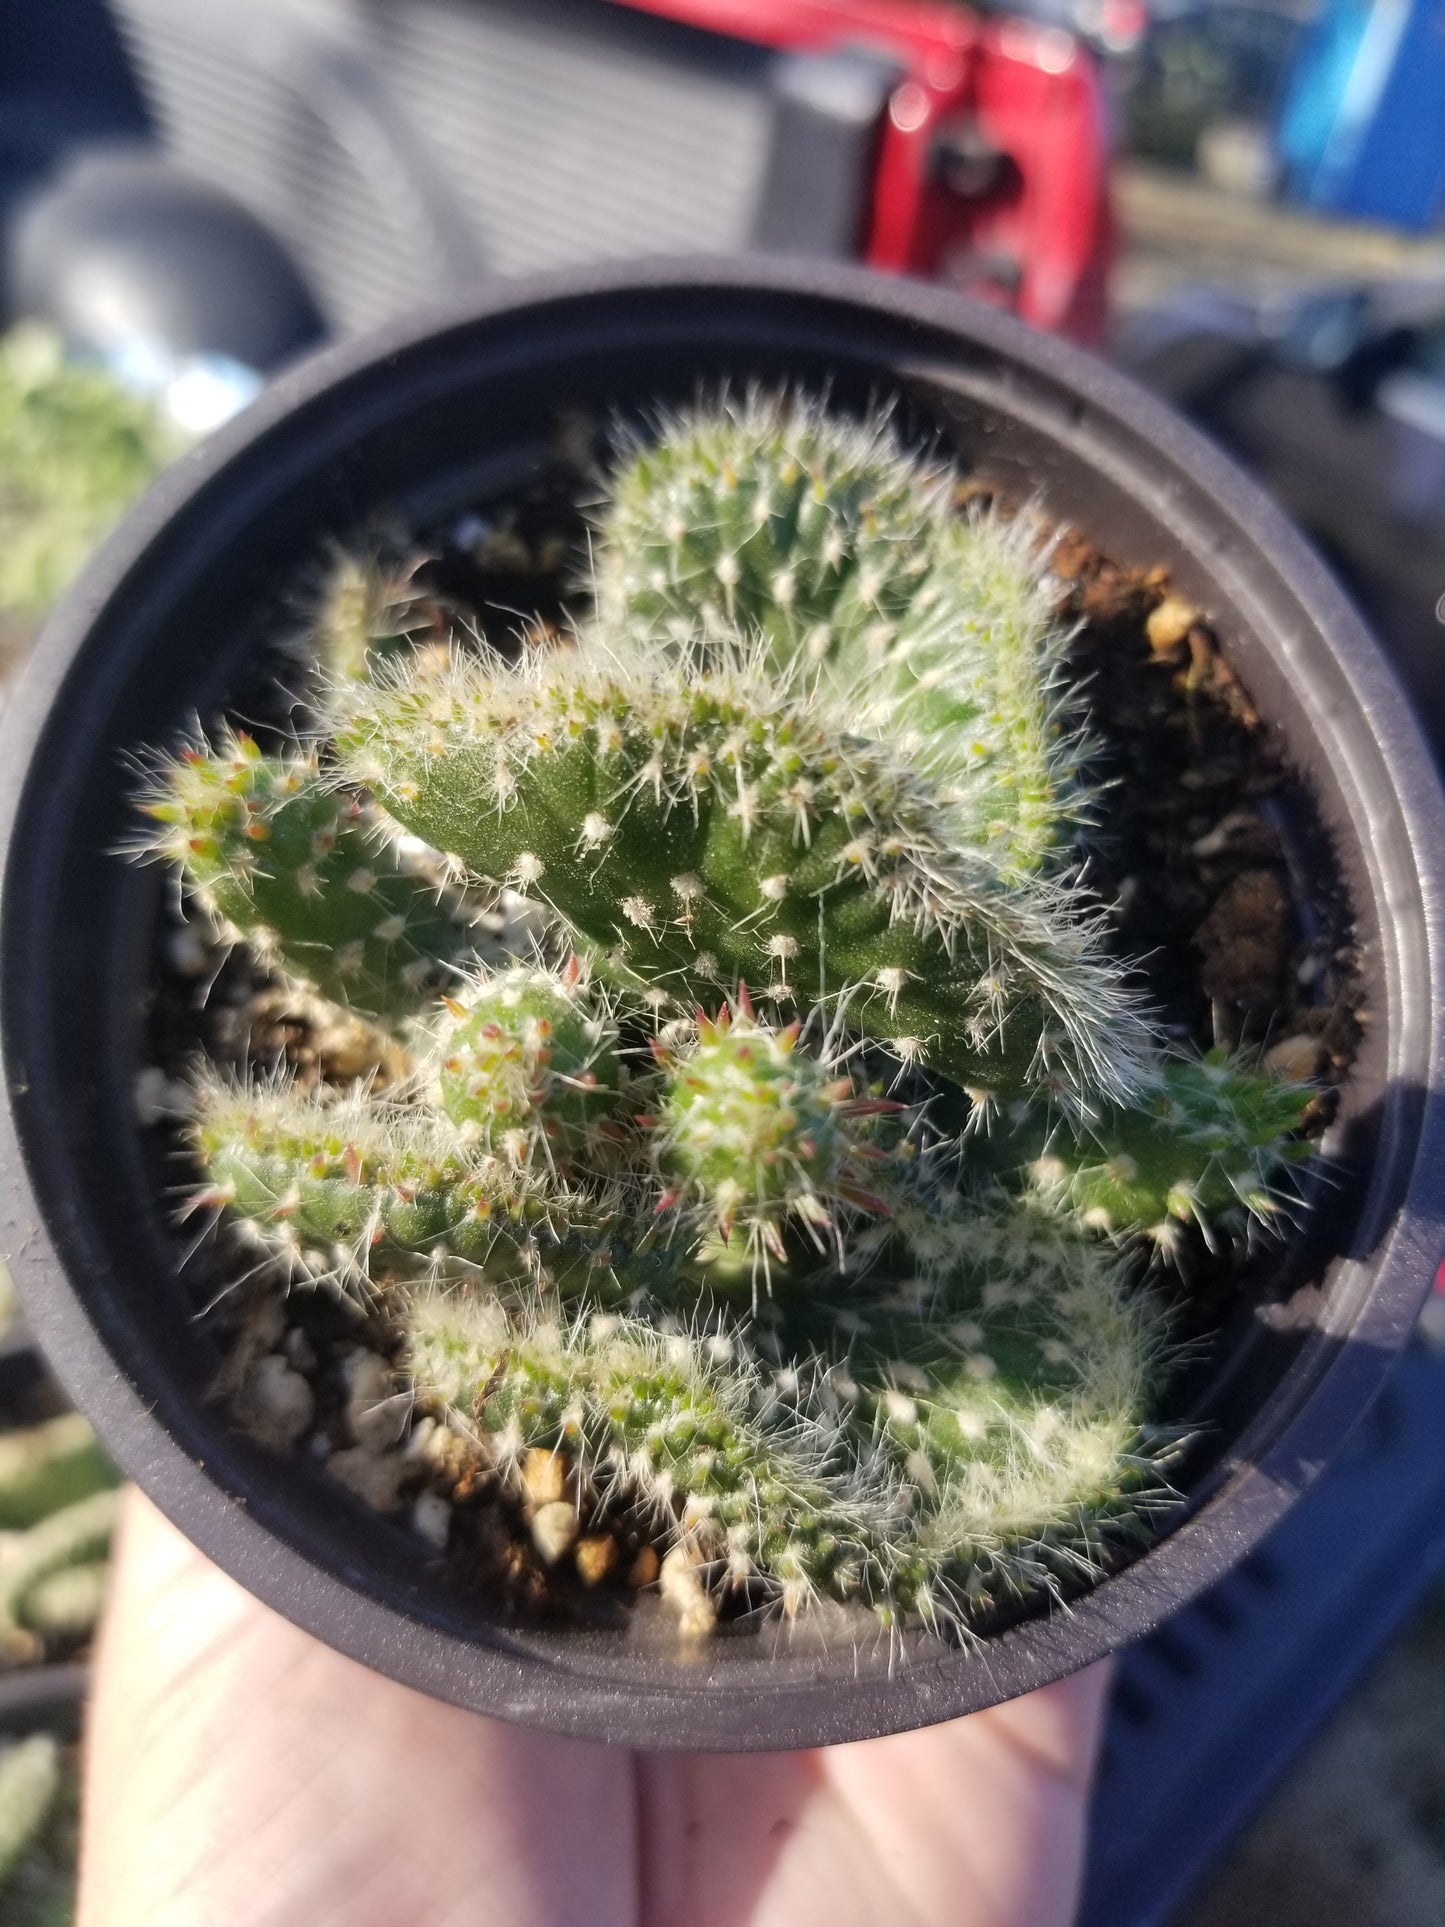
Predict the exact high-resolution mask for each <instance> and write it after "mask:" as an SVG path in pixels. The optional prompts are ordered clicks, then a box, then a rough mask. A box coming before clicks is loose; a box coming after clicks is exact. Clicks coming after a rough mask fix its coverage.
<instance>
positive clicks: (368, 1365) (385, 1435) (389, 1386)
mask: <svg viewBox="0 0 1445 1927" xmlns="http://www.w3.org/2000/svg"><path fill="white" fill-rule="evenodd" d="M410 1411H411V1400H410V1398H409V1397H407V1395H406V1394H405V1393H404V1392H398V1391H397V1389H396V1386H395V1384H394V1383H393V1380H392V1373H391V1368H390V1366H389V1365H388V1364H387V1362H386V1360H385V1359H384V1358H381V1357H379V1356H378V1355H377V1353H376V1352H370V1351H356V1352H353V1353H352V1355H351V1357H350V1358H349V1359H348V1360H347V1363H346V1423H347V1427H348V1429H349V1431H350V1433H351V1436H352V1438H353V1440H354V1441H355V1442H356V1444H357V1445H359V1446H361V1447H362V1449H363V1450H364V1451H367V1452H378V1453H379V1452H386V1451H389V1450H390V1448H391V1447H392V1446H393V1445H395V1444H396V1442H397V1441H398V1439H400V1437H401V1435H402V1433H403V1432H404V1431H405V1429H406V1421H407V1418H408V1416H409V1415H410Z"/></svg>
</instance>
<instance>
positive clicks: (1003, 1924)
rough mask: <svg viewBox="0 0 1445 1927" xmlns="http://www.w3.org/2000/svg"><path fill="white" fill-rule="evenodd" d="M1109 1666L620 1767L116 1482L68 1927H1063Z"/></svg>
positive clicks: (631, 1758)
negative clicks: (978, 1705) (366, 1663)
mask: <svg viewBox="0 0 1445 1927" xmlns="http://www.w3.org/2000/svg"><path fill="white" fill-rule="evenodd" d="M1106 1679H1107V1667H1106V1666H1097V1667H1092V1668H1090V1669H1089V1671H1087V1672H1085V1673H1081V1674H1078V1675H1077V1676H1076V1677H1075V1678H1073V1679H1069V1680H1064V1681H1061V1682H1060V1683H1059V1684H1058V1685H1056V1686H1050V1687H1046V1688H1045V1689H1043V1690H1042V1691H1040V1692H1036V1693H1031V1694H1029V1695H1028V1696H1027V1697H1026V1698H1024V1699H1019V1700H1014V1701H1011V1702H1010V1703H1008V1704H1006V1705H1003V1706H998V1707H994V1708H992V1709H991V1710H990V1711H988V1712H985V1713H975V1714H973V1715H972V1716H971V1717H970V1718H968V1719H962V1720H954V1721H953V1722H951V1723H950V1724H948V1725H945V1726H935V1727H930V1728H926V1729H924V1730H923V1731H921V1732H916V1733H905V1734H900V1735H897V1736H896V1737H893V1738H889V1739H882V1740H870V1741H865V1742H863V1743H861V1744H858V1745H854V1746H838V1747H829V1748H825V1749H821V1750H817V1751H813V1752H806V1753H775V1754H748V1755H737V1754H666V1753H655V1754H648V1753H630V1752H626V1751H624V1750H622V1749H618V1748H612V1747H606V1746H601V1745H596V1744H592V1743H589V1742H584V1741H580V1740H570V1739H558V1738H554V1737H552V1736H551V1735H548V1734H545V1733H534V1732H529V1731H527V1730H525V1729H522V1728H519V1727H513V1726H508V1725H505V1724H503V1723H501V1722H499V1721H496V1720H488V1719H482V1718H480V1717H479V1716H478V1715H476V1714H473V1713H466V1712H462V1711H460V1710H459V1709H458V1708H456V1707H452V1706H447V1705H444V1704H442V1703H441V1702H440V1701H437V1700H432V1699H428V1698H426V1697H425V1696H424V1695H422V1694H420V1693H415V1692H412V1691H411V1690H410V1689H409V1688H407V1687H404V1686H399V1685H397V1684H396V1683H395V1682H394V1681H392V1680H388V1679H383V1678H381V1677H380V1676H379V1675H377V1674H374V1673H371V1672H368V1671H367V1670H366V1669H365V1668H364V1667H362V1666H359V1665H358V1664H356V1662H355V1661H353V1660H350V1659H346V1658H344V1657H343V1656H342V1655H341V1654H339V1653H335V1652H333V1651H331V1650H330V1648H328V1647H326V1646H323V1645H321V1644H320V1643H319V1642H318V1641H316V1640H314V1639H312V1638H311V1637H310V1635H309V1634H307V1633H304V1632H301V1631H299V1630H298V1629H297V1628H296V1627H294V1626H292V1625H290V1624H289V1623H288V1622H287V1621H286V1620H284V1619H281V1618H280V1617H278V1616H277V1615H276V1614H275V1613H273V1612H271V1611H270V1610H269V1608H267V1607H265V1606H263V1605H261V1604H260V1603H259V1602H258V1601H256V1600H254V1599H252V1598H251V1596H250V1595H249V1594H248V1593H246V1592H244V1591H243V1590H242V1589H241V1588H240V1587H239V1586H237V1585H236V1584H235V1583H234V1582H233V1581H232V1580H230V1579H228V1578H226V1577H225V1575H224V1574H223V1573H221V1572H219V1571H218V1570H217V1569H216V1568H215V1567H214V1566H212V1565H210V1564H209V1562H208V1561H207V1560H206V1559H204V1558H203V1557H202V1555H201V1554H200V1553H199V1552H197V1551H196V1550H195V1549H194V1547H192V1546H191V1545H189V1544H188V1543H187V1542H186V1541H185V1540H184V1539H183V1538H181V1537H180V1535H179V1534H178V1533H177V1532H176V1531H175V1530H174V1528H172V1527H171V1526H170V1525H168V1524H167V1523H166V1521H165V1520H164V1519H162V1517H161V1516H160V1514H159V1513H158V1512H156V1511H155V1510H154V1509H153V1508H152V1507H151V1506H150V1504H149V1503H148V1502H147V1501H146V1500H144V1499H143V1498H141V1497H140V1496H139V1495H138V1494H132V1495H130V1497H129V1499H128V1502H127V1510H126V1517H125V1522H124V1527H123V1530H122V1533H121V1538H120V1545H119V1550H118V1555H117V1563H116V1572H115V1581H114V1591H113V1595H112V1599H111V1603H110V1608H109V1612H108V1616H107V1621H106V1625H105V1629H104V1632H103V1635H102V1638H101V1643H100V1652H99V1659H98V1666H97V1677H96V1683H95V1693H94V1700H93V1705H92V1710H91V1729H90V1733H89V1741H88V1761H87V1785H86V1801H85V1822H84V1834H83V1840H82V1864H81V1899H80V1913H79V1927H480V1924H481V1923H484V1922H491V1921H498V1922H503V1923H505V1927H572V1923H574V1922H576V1923H579V1927H580V1924H583V1923H585V1927H680V1924H681V1923H684V1922H685V1923H687V1927H781V1924H782V1923H786V1927H809V1924H810V1923H812V1922H815V1921H816V1922H819V1923H826V1927H853V1923H858V1924H859V1927H863V1924H864V1923H867V1927H877V1923H879V1922H882V1921H887V1922H891V1923H898V1924H899V1927H903V1924H905V1923H909V1924H911V1923H916V1927H934V1924H935V1923H937V1924H938V1927H942V1924H943V1923H947V1924H948V1927H1068V1923H1069V1922H1070V1921H1071V1919H1072V1917H1073V1913H1074V1908H1075V1902H1076V1889H1077V1882H1078V1873H1079V1862H1080V1854H1081V1848H1082V1841H1083V1821H1084V1805H1085V1797H1086V1794H1087V1791H1088V1785H1089V1779H1090V1774H1091V1771H1092V1765H1093V1756H1094V1750H1095V1745H1096V1741H1097V1736H1098V1728H1099V1722H1100V1714H1101V1710H1102V1702H1103V1694H1104V1688H1105V1684H1106Z"/></svg>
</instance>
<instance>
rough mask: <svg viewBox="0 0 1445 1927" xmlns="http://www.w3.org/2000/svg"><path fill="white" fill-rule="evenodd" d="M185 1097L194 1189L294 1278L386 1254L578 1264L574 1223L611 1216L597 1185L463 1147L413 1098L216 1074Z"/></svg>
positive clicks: (399, 1260)
mask: <svg viewBox="0 0 1445 1927" xmlns="http://www.w3.org/2000/svg"><path fill="white" fill-rule="evenodd" d="M198 1097H199V1106H198V1109H199V1115H198V1118H197V1121H196V1124H195V1141H196V1145H197V1148H198V1150H199V1152H200V1156H201V1159H202V1162H203V1164H204V1165H205V1169H206V1173H207V1183H206V1187H205V1189H204V1190H203V1191H202V1192H200V1193H199V1194H198V1197H197V1200H196V1201H197V1202H198V1203H201V1204H205V1205H208V1206H213V1207H214V1206H225V1207H226V1209H227V1210H229V1211H231V1212H233V1213H234V1214H235V1216H236V1217H237V1218H239V1219H240V1220H242V1221H243V1222H245V1223H246V1224H248V1225H249V1226H251V1227H252V1228H253V1230H254V1232H255V1234H256V1236H257V1237H258V1238H260V1239H261V1240H262V1242H263V1243H264V1244H265V1245H266V1246H267V1247H268V1248H269V1249H271V1250H273V1251H274V1252H276V1253H277V1255H278V1256H279V1257H283V1258H284V1259H285V1261H286V1262H287V1264H288V1266H289V1268H290V1269H291V1270H292V1271H294V1272H295V1273H296V1274H298V1275H300V1276H303V1277H306V1276H309V1277H313V1278H334V1279H336V1280H337V1281H338V1282H339V1283H341V1284H343V1285H351V1284H355V1283H357V1282H360V1281H363V1280H369V1279H372V1278H374V1277H376V1276H378V1275H381V1274H382V1272H383V1270H384V1268H385V1267H386V1266H387V1265H389V1264H391V1265H399V1266H400V1267H401V1269H402V1270H404V1271H414V1272H425V1271H430V1270H433V1269H435V1268H436V1267H437V1266H446V1265H447V1264H449V1263H453V1262H454V1263H455V1264H456V1265H457V1266H459V1267H462V1268H464V1269H475V1270H477V1271H479V1272H481V1273H482V1274H483V1275H484V1276H487V1277H489V1278H493V1279H495V1280H497V1281H498V1282H505V1281H507V1280H512V1279H519V1278H525V1277H528V1276H531V1275H532V1274H534V1273H535V1272H536V1271H537V1270H538V1269H539V1268H540V1267H546V1266H548V1265H549V1264H556V1265H562V1266H563V1267H564V1268H565V1269H567V1270H569V1271H570V1270H572V1269H574V1268H575V1267H576V1266H577V1265H578V1264H582V1263H585V1259H584V1257H583V1255H582V1253H581V1251H580V1249H579V1248H578V1247H577V1246H576V1244H575V1242H574V1234H578V1233H581V1232H591V1233H593V1234H594V1236H595V1238H596V1240H598V1241H599V1242H601V1241H604V1240H605V1227H606V1225H607V1223H608V1222H609V1219H610V1217H611V1216H612V1215H613V1214H612V1212H611V1211H610V1210H609V1207H608V1204H607V1202H606V1200H605V1199H604V1198H602V1197H600V1196H597V1195H595V1194H587V1193H583V1192H581V1191H576V1190H574V1191H570V1192H569V1191H566V1190H563V1189H562V1188H560V1187H558V1186H554V1185H550V1184H548V1183H546V1182H545V1181H544V1179H543V1178H542V1177H540V1176H537V1175H531V1176H529V1175H528V1174H527V1173H526V1172H525V1171H519V1170H517V1169H515V1168H514V1167H512V1166H511V1165H509V1164H508V1163H507V1162H506V1161H505V1160H503V1159H501V1158H497V1157H488V1156H478V1155H476V1154H474V1153H472V1152H471V1151H470V1150H469V1149H468V1147H467V1146H466V1144H465V1143H464V1142H463V1141H462V1139H461V1137H460V1135H459V1134H458V1133H457V1132H456V1131H454V1130H453V1129H451V1128H450V1126H449V1121H448V1119H447V1118H446V1117H445V1116H439V1115H437V1114H436V1113H435V1112H433V1111H431V1110H429V1109H427V1108H424V1107H422V1106H420V1105H410V1106H409V1105H404V1104H397V1103H392V1104H381V1103H379V1102H376V1101H373V1100H371V1099H370V1098H369V1097H368V1095H367V1094H366V1093H365V1092H355V1093H352V1094H351V1095H350V1096H349V1097H346V1098H344V1099H342V1100H341V1101H340V1102H328V1101H327V1099H326V1098H325V1097H324V1096H320V1095H318V1094H317V1093H316V1092H314V1091H311V1092H303V1091H300V1090H297V1089H295V1088H294V1087H292V1086H289V1085H287V1084H285V1083H275V1084H273V1085H272V1086H271V1087H270V1088H269V1089H267V1090H265V1091H262V1090H258V1089H256V1088H255V1087H252V1086H243V1085H237V1084H234V1083H229V1082H225V1081H222V1080H214V1081H211V1080H207V1081H206V1082H204V1083H202V1084H201V1085H200V1086H199V1089H198ZM409 1261H415V1262H409Z"/></svg>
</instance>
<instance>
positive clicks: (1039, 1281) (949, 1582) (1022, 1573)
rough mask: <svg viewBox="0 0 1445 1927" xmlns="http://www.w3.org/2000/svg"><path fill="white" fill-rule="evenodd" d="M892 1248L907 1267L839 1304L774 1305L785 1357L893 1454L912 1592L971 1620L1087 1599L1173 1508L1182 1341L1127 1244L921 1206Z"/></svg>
mask: <svg viewBox="0 0 1445 1927" xmlns="http://www.w3.org/2000/svg"><path fill="white" fill-rule="evenodd" d="M873 1238H874V1240H875V1241H876V1242H878V1243H879V1244H881V1245H882V1246H883V1247H884V1248H885V1250H887V1249H888V1248H890V1247H891V1251H892V1257H893V1260H894V1262H893V1263H892V1264H884V1265H883V1266H882V1267H880V1270H881V1272H882V1275H881V1276H880V1275H879V1273H878V1272H877V1271H865V1272H864V1274H863V1275H862V1277H861V1279H858V1280H855V1282H854V1283H853V1284H852V1286H851V1288H850V1287H847V1286H845V1287H843V1288H842V1289H839V1290H838V1291H837V1292H836V1293H835V1294H834V1295H833V1297H832V1299H831V1302H830V1301H828V1300H825V1299H824V1298H823V1296H822V1295H821V1294H819V1293H816V1292H814V1293H808V1294H795V1295H793V1296H791V1297H789V1298H788V1299H786V1300H778V1301H776V1302H775V1303H774V1304H773V1305H772V1306H771V1307H768V1308H766V1314H765V1324H766V1323H767V1322H770V1323H771V1328H772V1330H773V1331H774V1333H775V1335H776V1338H777V1341H778V1342H779V1343H780V1344H781V1346H782V1349H783V1350H784V1351H785V1352H788V1353H792V1354H798V1353H804V1354H806V1353H811V1354H812V1355H814V1356H817V1357H822V1358H829V1357H831V1358H833V1359H835V1360H836V1361H837V1362H836V1363H835V1364H833V1365H832V1367H831V1368H830V1370H829V1372H828V1375H827V1377H826V1378H825V1379H824V1381H823V1389H824V1392H825V1395H826V1396H827V1397H828V1398H829V1399H830V1400H831V1401H833V1402H834V1404H835V1406H837V1407H839V1408H841V1409H843V1410H844V1411H846V1412H847V1413H849V1414H850V1416H851V1418H852V1420H853V1422H854V1423H855V1424H856V1425H859V1426H861V1427H862V1428H863V1429H864V1430H865V1431H866V1432H867V1434H868V1435H869V1436H870V1437H872V1438H873V1439H874V1440H876V1441H878V1442H879V1444H880V1446H881V1447H882V1449H883V1451H884V1452H885V1454H886V1456H887V1458H888V1460H889V1462H890V1463H891V1465H892V1467H893V1469H894V1471H895V1472H896V1474H897V1476H898V1477H899V1478H900V1480H901V1481H902V1484H903V1487H904V1490H905V1493H906V1496H907V1499H908V1511H909V1517H910V1519H911V1520H912V1522H913V1532H914V1538H913V1543H912V1544H910V1545H906V1546H905V1545H901V1544H896V1545H895V1546H894V1547H893V1551H892V1556H893V1560H894V1564H893V1566H892V1571H891V1579H890V1585H891V1590H892V1593H893V1595H894V1596H895V1597H896V1599H897V1600H898V1601H899V1603H900V1604H903V1605H905V1606H907V1607H910V1608H911V1609H912V1610H915V1611H918V1612H921V1613H922V1614H923V1615H924V1617H925V1618H927V1619H929V1620H931V1621H946V1620H948V1619H949V1618H955V1619H961V1620H962V1621H963V1622H964V1623H968V1622H970V1621H972V1620H974V1619H976V1618H978V1617H981V1616H986V1615H987V1614H989V1613H991V1612H993V1611H995V1610H997V1609H998V1608H1000V1607H1004V1606H1006V1605H1008V1604H1009V1602H1010V1601H1011V1600H1013V1599H1015V1598H1017V1597H1019V1596H1021V1595H1023V1594H1026V1593H1027V1592H1028V1591H1029V1590H1030V1589H1031V1588H1037V1587H1039V1586H1043V1587H1044V1588H1045V1589H1053V1590H1059V1591H1067V1590H1069V1588H1070V1586H1071V1585H1072V1584H1077V1581H1078V1578H1079V1575H1080V1574H1082V1573H1085V1572H1087V1571H1090V1570H1094V1569H1097V1568H1098V1567H1099V1566H1100V1565H1101V1564H1102V1563H1103V1562H1104V1561H1105V1559H1106V1558H1107V1557H1108V1555H1109V1553H1110V1551H1111V1549H1113V1548H1114V1547H1116V1546H1118V1545H1120V1544H1122V1543H1125V1542H1127V1540H1128V1539H1130V1538H1131V1537H1132V1538H1135V1539H1137V1538H1138V1537H1139V1536H1141V1535H1142V1534H1143V1533H1144V1532H1145V1531H1146V1530H1147V1528H1148V1524H1149V1521H1150V1519H1151V1517H1152V1516H1153V1515H1154V1514H1156V1513H1157V1512H1158V1511H1160V1510H1162V1509H1163V1508H1164V1507H1166V1506H1167V1504H1168V1502H1169V1498H1170V1493H1169V1488H1168V1484H1167V1479H1166V1472H1167V1465H1168V1460H1169V1457H1170V1455H1171V1452H1172V1450H1173V1447H1174V1444H1175V1442H1176V1441H1175V1440H1174V1438H1173V1437H1171V1435H1170V1434H1168V1433H1167V1432H1164V1431H1160V1430H1158V1429H1157V1428H1153V1429H1151V1428H1149V1427H1147V1426H1146V1425H1145V1423H1144V1415H1145V1414H1146V1413H1147V1412H1148V1411H1149V1409H1150V1406H1151V1404H1152V1401H1153V1398H1154V1396H1155V1394H1156V1393H1157V1391H1158V1389H1159V1386H1160V1384H1161V1382H1162V1378H1163V1367H1164V1363H1165V1360H1166V1358H1167V1344H1166V1331H1165V1325H1164V1321H1163V1319H1162V1316H1161V1314H1160V1311H1159V1309H1158V1308H1157V1306H1156V1305H1155V1304H1154V1303H1153V1301H1151V1300H1150V1299H1149V1298H1148V1297H1147V1296H1145V1295H1143V1294H1141V1293H1139V1292H1138V1291H1137V1290H1134V1289H1132V1288H1131V1285H1130V1279H1129V1274H1128V1271H1127V1268H1125V1267H1122V1266H1121V1264H1120V1262H1119V1260H1118V1259H1117V1257H1115V1256H1114V1255H1113V1254H1111V1252H1110V1250H1109V1248H1108V1247H1107V1246H1105V1245H1101V1244H1100V1243H1098V1242H1097V1241H1096V1240H1093V1239H1090V1238H1089V1237H1088V1236H1087V1235H1082V1236H1081V1235H1080V1234H1079V1233H1078V1232H1077V1231H1073V1230H1070V1229H1068V1228H1065V1227H1061V1226H1059V1225H1057V1224H1055V1223H1053V1222H1052V1221H1051V1220H1050V1219H1049V1218H1048V1217H1047V1216H1046V1215H1045V1214H1043V1213H1042V1212H1040V1211H1037V1210H1034V1209H1031V1208H1029V1207H1027V1206H1020V1205H1018V1204H1017V1203H1013V1202H1007V1203H1002V1204H1000V1203H997V1202H995V1203H993V1204H991V1205H986V1206H982V1207H980V1206H977V1205H970V1204H968V1203H966V1202H965V1201H964V1200H962V1199H961V1198H960V1197H958V1196H957V1194H947V1193H945V1194H938V1193H927V1192H925V1193H922V1194H920V1195H919V1196H918V1197H917V1198H916V1199H914V1200H913V1201H911V1202H908V1203H905V1204H903V1205H902V1206H901V1208H900V1209H899V1210H898V1211H897V1212H896V1213H895V1215H894V1217H893V1218H892V1220H891V1221H890V1222H889V1223H887V1224H886V1225H881V1226H879V1227H877V1229H876V1230H875V1232H874V1233H873Z"/></svg>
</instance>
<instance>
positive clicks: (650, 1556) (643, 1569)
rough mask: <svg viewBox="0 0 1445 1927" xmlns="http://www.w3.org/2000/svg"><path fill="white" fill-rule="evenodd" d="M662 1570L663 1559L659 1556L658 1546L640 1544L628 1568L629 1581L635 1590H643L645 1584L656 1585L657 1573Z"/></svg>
mask: <svg viewBox="0 0 1445 1927" xmlns="http://www.w3.org/2000/svg"><path fill="white" fill-rule="evenodd" d="M661 1570H662V1561H661V1560H660V1559H659V1558H658V1556H657V1548H656V1546H639V1547H638V1550H637V1555H636V1557H635V1558H634V1559H633V1561H632V1564H631V1565H630V1566H629V1567H628V1568H627V1583H628V1585H629V1586H631V1587H632V1589H633V1591H634V1592H641V1591H642V1589H643V1587H644V1586H655V1585H656V1584H657V1575H658V1573H659V1572H660V1571H661Z"/></svg>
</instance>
